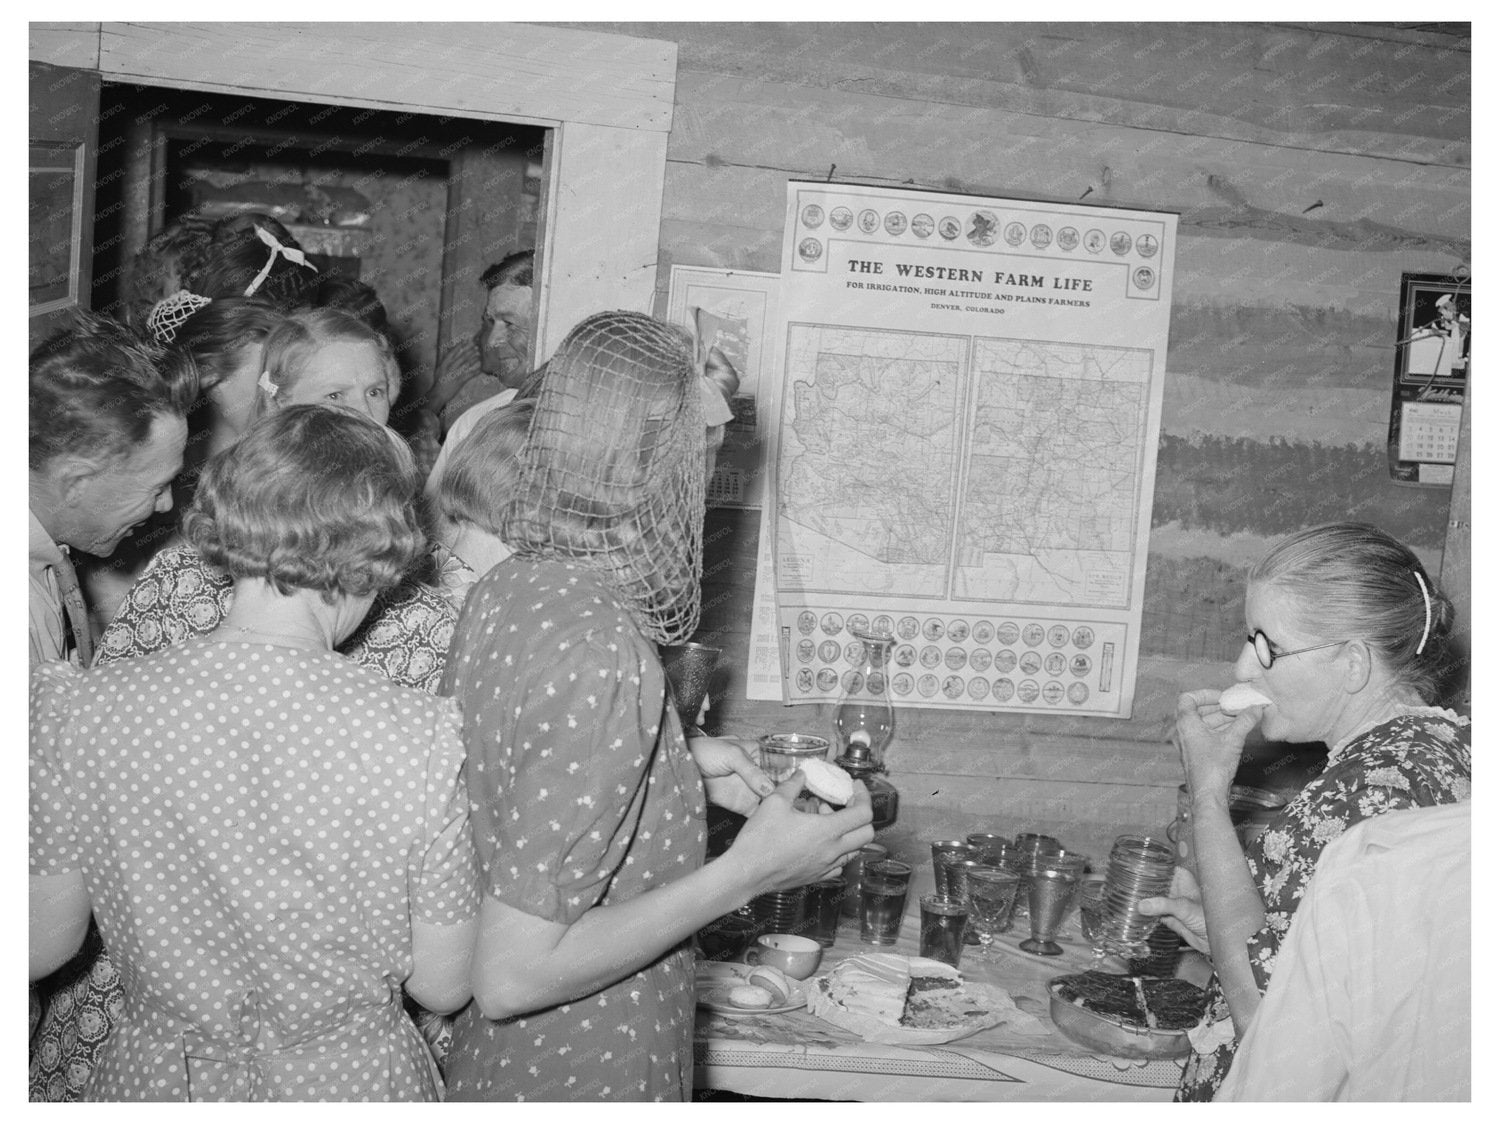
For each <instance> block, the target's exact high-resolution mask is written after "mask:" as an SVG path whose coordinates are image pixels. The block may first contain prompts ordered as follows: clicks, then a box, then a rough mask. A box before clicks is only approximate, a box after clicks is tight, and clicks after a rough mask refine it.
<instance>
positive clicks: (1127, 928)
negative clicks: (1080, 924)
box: [1098, 835, 1177, 956]
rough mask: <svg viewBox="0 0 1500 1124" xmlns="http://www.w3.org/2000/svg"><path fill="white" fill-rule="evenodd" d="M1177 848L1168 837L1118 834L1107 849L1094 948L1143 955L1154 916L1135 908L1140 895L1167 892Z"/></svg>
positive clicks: (1149, 895) (1130, 954)
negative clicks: (1102, 895) (1107, 862)
mask: <svg viewBox="0 0 1500 1124" xmlns="http://www.w3.org/2000/svg"><path fill="white" fill-rule="evenodd" d="M1176 861H1177V849H1176V847H1174V846H1173V845H1172V843H1171V842H1170V841H1169V840H1166V839H1161V838H1153V837H1151V836H1145V835H1122V836H1120V837H1119V838H1118V839H1116V840H1115V845H1114V847H1112V848H1111V849H1110V852H1109V868H1108V870H1107V872H1106V873H1105V876H1104V897H1103V901H1102V906H1101V908H1100V911H1099V934H1098V947H1100V948H1102V949H1103V950H1104V951H1107V952H1113V953H1118V954H1120V955H1123V956H1144V955H1145V954H1146V953H1147V951H1148V948H1147V944H1146V938H1147V937H1148V936H1149V935H1150V934H1151V930H1152V929H1154V928H1156V926H1157V924H1158V923H1159V922H1158V919H1157V918H1156V917H1152V916H1148V915H1146V914H1142V913H1141V912H1140V911H1139V909H1138V908H1137V907H1138V905H1139V903H1140V900H1141V899H1142V898H1152V897H1161V896H1163V895H1165V894H1167V893H1168V892H1170V890H1171V887H1172V872H1173V869H1174V868H1175V866H1176Z"/></svg>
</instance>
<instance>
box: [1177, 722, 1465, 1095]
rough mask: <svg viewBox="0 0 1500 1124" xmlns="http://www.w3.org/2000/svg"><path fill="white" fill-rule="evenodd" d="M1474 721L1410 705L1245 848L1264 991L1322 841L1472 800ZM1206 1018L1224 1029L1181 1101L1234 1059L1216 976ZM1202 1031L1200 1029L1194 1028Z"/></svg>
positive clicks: (1187, 1079)
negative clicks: (1255, 898) (1380, 819)
mask: <svg viewBox="0 0 1500 1124" xmlns="http://www.w3.org/2000/svg"><path fill="white" fill-rule="evenodd" d="M1469 729H1470V727H1469V720H1468V719H1467V718H1460V717H1459V716H1458V715H1456V714H1454V713H1453V712H1452V711H1449V710H1440V709H1438V708H1436V707H1408V708H1406V709H1405V712H1404V713H1402V714H1401V715H1399V716H1398V717H1396V718H1393V719H1391V720H1390V721H1388V722H1385V723H1383V724H1381V725H1379V726H1376V727H1374V728H1373V729H1370V730H1366V731H1364V732H1362V733H1359V734H1356V735H1354V736H1353V737H1352V738H1348V739H1346V740H1345V741H1343V742H1341V743H1340V744H1339V745H1337V746H1335V747H1334V748H1333V749H1332V750H1331V751H1330V752H1329V754H1328V764H1327V765H1326V766H1325V768H1324V770H1323V772H1322V774H1321V775H1319V776H1318V777H1317V778H1315V779H1314V780H1312V781H1310V782H1309V783H1308V784H1307V786H1306V787H1304V788H1303V789H1302V791H1301V792H1299V793H1298V794H1297V795H1296V797H1294V798H1293V799H1292V801H1291V802H1290V803H1289V804H1287V806H1286V807H1285V808H1283V809H1282V810H1281V811H1280V812H1279V813H1277V815H1276V818H1275V819H1274V820H1272V821H1271V823H1270V824H1269V826H1267V828H1266V830H1265V831H1264V832H1263V833H1262V834H1261V835H1260V837H1259V838H1257V839H1256V840H1254V841H1253V842H1252V843H1251V844H1250V846H1249V847H1248V848H1247V849H1246V852H1245V861H1246V863H1247V864H1248V865H1249V867H1250V874H1251V877H1253V878H1254V879H1255V884H1256V886H1257V887H1259V889H1260V896H1261V899H1262V901H1264V903H1265V907H1266V924H1265V926H1264V927H1263V928H1261V929H1260V930H1259V931H1258V932H1257V933H1255V934H1254V935H1253V936H1252V937H1251V938H1250V939H1249V941H1248V942H1247V945H1248V947H1249V951H1250V969H1251V971H1252V972H1253V973H1254V976H1255V983H1256V986H1257V987H1258V988H1259V989H1260V991H1261V993H1262V994H1264V993H1265V990H1266V988H1267V987H1268V986H1269V985H1270V982H1271V973H1272V972H1273V971H1274V970H1275V968H1276V954H1277V952H1279V951H1280V949H1281V942H1282V940H1283V939H1284V938H1285V937H1286V934H1287V930H1288V929H1290V928H1291V925H1292V915H1293V914H1295V913H1296V911H1297V906H1298V903H1300V902H1301V900H1302V894H1303V891H1304V890H1305V889H1306V888H1307V884H1308V882H1309V881H1310V880H1311V879H1312V876H1313V871H1314V870H1315V869H1316V868H1317V865H1318V859H1319V857H1320V856H1321V855H1322V853H1323V848H1324V847H1326V846H1328V844H1329V843H1331V842H1333V841H1334V840H1335V839H1337V838H1338V837H1339V836H1340V835H1342V834H1343V833H1344V832H1346V831H1348V830H1349V828H1351V827H1353V826H1354V825H1355V824H1357V823H1359V822H1361V821H1362V820H1367V819H1370V818H1372V817H1374V816H1380V815H1384V814H1385V813H1386V812H1394V811H1397V810H1398V809H1402V808H1418V807H1432V806H1434V805H1437V804H1455V803H1458V802H1459V801H1461V800H1467V799H1468V798H1469V790H1470V777H1471V769H1472V761H1471V757H1470V750H1469ZM1208 993H1209V999H1208V1013H1207V1015H1206V1016H1205V1019H1204V1022H1205V1025H1206V1026H1208V1027H1209V1028H1210V1029H1212V1028H1213V1027H1214V1024H1218V1029H1219V1033H1217V1034H1214V1033H1209V1034H1208V1035H1205V1036H1204V1038H1201V1039H1199V1040H1200V1041H1205V1042H1206V1043H1212V1045H1208V1047H1207V1048H1206V1049H1205V1050H1204V1052H1202V1053H1194V1054H1191V1055H1189V1057H1188V1060H1187V1064H1186V1065H1185V1066H1184V1067H1183V1073H1182V1084H1181V1086H1180V1087H1179V1088H1178V1091H1177V1099H1178V1100H1180V1101H1206V1100H1212V1099H1213V1096H1214V1093H1216V1092H1217V1091H1218V1088H1219V1086H1220V1085H1221V1084H1222V1083H1223V1081H1224V1078H1225V1077H1226V1076H1227V1075H1228V1073H1229V1066H1230V1063H1231V1062H1233V1061H1234V1050H1235V1041H1234V1039H1233V1037H1232V1034H1231V1030H1230V1028H1231V1027H1232V1025H1233V1024H1232V1023H1230V1022H1229V1021H1228V1020H1229V1006H1228V1004H1227V1003H1226V1002H1225V999H1224V993H1223V991H1222V989H1221V988H1220V986H1219V980H1218V977H1217V976H1215V977H1214V978H1213V979H1212V980H1211V981H1210V982H1209V988H1208ZM1195 1037H1197V1035H1195Z"/></svg>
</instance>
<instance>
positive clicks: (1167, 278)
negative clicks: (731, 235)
mask: <svg viewBox="0 0 1500 1124" xmlns="http://www.w3.org/2000/svg"><path fill="white" fill-rule="evenodd" d="M1176 231H1177V216H1176V215H1173V214H1166V213H1160V212H1148V211H1127V210H1120V209H1113V208H1102V207H1084V206H1069V205H1056V204H1046V203H1034V202H1026V201H1021V200H1009V199H984V198H976V197H973V196H963V195H950V194H941V193H934V192H923V191H912V190H893V189H889V188H884V187H867V186H858V185H845V184H833V183H826V184H824V183H811V182H795V181H794V182H791V183H789V184H788V185H787V217H786V234H785V242H784V244H783V256H782V281H781V294H780V312H779V317H778V321H777V328H776V331H775V332H774V333H773V338H774V340H775V341H776V345H777V354H776V360H777V366H776V370H775V372H774V377H773V378H772V379H771V380H769V381H770V383H771V385H770V387H769V393H770V396H771V398H772V402H771V407H772V409H773V412H774V415H775V417H776V419H777V423H776V424H775V425H772V426H770V427H768V432H767V438H768V446H769V450H768V452H769V459H768V461H767V464H768V468H769V481H768V489H767V495H766V502H765V505H764V507H763V509H762V521H761V548H762V557H761V559H760V565H759V567H758V577H757V596H756V603H755V621H754V623H753V625H752V632H753V640H752V645H751V681H750V695H751V697H754V698H768V697H770V698H780V699H782V700H783V701H785V702H789V703H808V702H827V701H832V700H835V699H837V698H839V697H840V696H841V695H842V694H843V693H845V692H848V691H850V690H860V689H863V684H861V683H859V682H858V681H857V677H856V673H855V672H854V667H855V666H856V662H855V661H857V659H858V656H859V654H860V651H861V645H859V644H858V643H853V642H852V641H853V635H852V634H853V632H855V631H860V630H868V629H874V630H876V631H879V632H886V633H889V634H890V635H891V636H892V637H893V638H894V640H895V644H894V647H893V651H892V665H891V666H890V667H889V669H888V671H889V683H890V690H891V696H892V699H893V700H894V701H895V703H896V705H897V706H901V705H907V706H923V707H936V708H952V709H965V710H986V711H999V712H1027V713H1048V714H1057V713H1067V714H1074V715H1092V716H1097V717H1111V718H1125V717H1129V715H1130V710H1131V703H1132V698H1133V695H1134V690H1135V670H1136V656H1137V650H1138V647H1139V641H1140V621H1141V607H1142V600H1143V595H1144V590H1145V563H1146V548H1147V537H1148V534H1149V529H1150V516H1151V500H1152V489H1153V484H1154V478H1155V469H1156V447H1157V434H1158V430H1159V427H1160V421H1161V400H1162V383H1163V377H1164V374H1165V366H1166V345H1167V328H1168V320H1169V315H1170V311H1171V293H1172V267H1173V254H1174V249H1175V243H1176ZM766 586H768V587H769V588H768V589H767V588H765V587H766Z"/></svg>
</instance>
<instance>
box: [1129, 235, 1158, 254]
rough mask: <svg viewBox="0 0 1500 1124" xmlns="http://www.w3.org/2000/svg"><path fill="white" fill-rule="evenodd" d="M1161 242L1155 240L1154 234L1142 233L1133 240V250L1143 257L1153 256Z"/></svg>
mask: <svg viewBox="0 0 1500 1124" xmlns="http://www.w3.org/2000/svg"><path fill="white" fill-rule="evenodd" d="M1160 246H1161V243H1159V242H1157V240H1156V238H1155V236H1153V235H1150V234H1142V235H1141V236H1140V237H1139V238H1137V239H1136V240H1135V252H1136V253H1138V254H1140V255H1141V257H1143V258H1154V257H1155V256H1156V251H1157V250H1158V249H1159V248H1160Z"/></svg>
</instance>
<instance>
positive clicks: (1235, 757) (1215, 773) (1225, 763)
mask: <svg viewBox="0 0 1500 1124" xmlns="http://www.w3.org/2000/svg"><path fill="white" fill-rule="evenodd" d="M1222 694H1223V692H1221V691H1217V690H1215V689H1214V688H1212V687H1206V688H1204V689H1202V690H1198V691H1188V692H1186V693H1185V694H1183V695H1181V696H1179V697H1178V699H1177V731H1176V738H1175V740H1176V742H1177V749H1178V752H1180V753H1181V754H1182V768H1183V772H1184V773H1185V774H1186V775H1187V784H1188V791H1189V792H1190V793H1192V795H1193V798H1194V799H1195V800H1196V799H1198V798H1199V797H1202V796H1208V797H1215V798H1222V799H1225V800H1227V799H1228V797H1229V786H1230V785H1231V784H1233V783H1234V774H1235V771H1236V770H1237V769H1238V768H1239V764H1240V752H1241V751H1242V750H1243V749H1244V748H1245V738H1246V736H1247V735H1248V734H1249V733H1250V731H1251V730H1253V729H1254V728H1255V725H1256V723H1258V722H1259V721H1260V715H1261V711H1260V710H1259V708H1256V707H1252V708H1251V709H1250V710H1248V711H1246V712H1244V713H1242V714H1239V715H1237V716H1235V717H1233V718H1230V717H1229V716H1228V715H1226V714H1225V713H1224V711H1222V710H1220V709H1219V699H1220V696H1221V695H1222ZM1232 701H1233V700H1231V702H1232Z"/></svg>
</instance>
